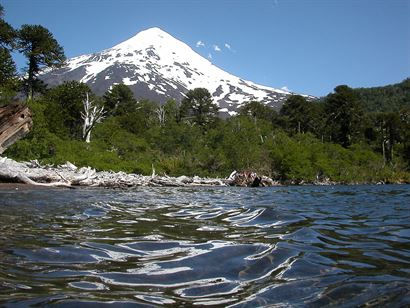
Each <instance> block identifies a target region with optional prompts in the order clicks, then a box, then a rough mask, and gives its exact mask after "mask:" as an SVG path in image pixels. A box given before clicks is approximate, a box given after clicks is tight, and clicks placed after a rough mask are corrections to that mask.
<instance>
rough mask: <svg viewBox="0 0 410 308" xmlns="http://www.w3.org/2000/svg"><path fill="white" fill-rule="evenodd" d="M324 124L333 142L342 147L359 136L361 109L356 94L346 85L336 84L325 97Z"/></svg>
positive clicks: (361, 117) (361, 118)
mask: <svg viewBox="0 0 410 308" xmlns="http://www.w3.org/2000/svg"><path fill="white" fill-rule="evenodd" d="M325 112H326V115H327V120H326V126H327V129H328V130H329V135H330V137H331V140H332V141H333V142H336V143H339V144H341V145H342V146H343V147H348V146H349V145H351V144H352V143H353V142H354V141H355V139H357V138H358V137H359V136H360V133H361V129H362V120H363V109H362V106H361V103H360V101H359V99H358V96H357V94H356V93H355V92H354V91H353V89H351V88H349V87H348V86H346V85H340V86H337V87H336V88H335V90H334V93H331V94H329V95H328V96H327V97H326V99H325Z"/></svg>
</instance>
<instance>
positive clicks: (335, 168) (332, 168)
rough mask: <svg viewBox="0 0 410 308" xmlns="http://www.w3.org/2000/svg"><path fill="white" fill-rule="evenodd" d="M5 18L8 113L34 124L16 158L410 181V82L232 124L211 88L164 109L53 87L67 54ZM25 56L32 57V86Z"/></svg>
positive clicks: (0, 33) (121, 92)
mask: <svg viewBox="0 0 410 308" xmlns="http://www.w3.org/2000/svg"><path fill="white" fill-rule="evenodd" d="M2 13H3V9H2V8H1V7H0V105H5V104H10V103H16V102H17V103H20V104H27V105H28V106H29V107H30V109H31V110H32V113H33V121H34V125H33V129H32V131H31V132H30V133H29V135H28V136H26V137H25V138H24V139H22V140H20V141H18V142H17V143H15V144H14V145H13V146H11V147H10V148H9V149H8V150H7V151H6V152H5V153H4V155H5V156H7V157H10V158H13V159H16V160H34V159H37V160H39V161H40V162H42V163H44V164H61V163H65V162H66V161H70V162H71V163H73V164H75V165H77V166H91V167H93V168H95V169H97V170H113V171H125V172H132V173H141V174H150V173H151V172H152V169H153V168H155V170H156V172H157V173H158V174H167V175H171V176H178V175H199V176H212V177H216V176H218V177H226V176H228V175H229V174H230V173H231V172H232V171H233V170H238V171H239V170H249V171H255V172H258V173H260V174H264V175H267V176H269V177H271V178H273V179H275V180H278V181H281V182H284V183H294V184H300V183H315V182H326V181H332V182H337V183H377V182H381V183H397V182H407V183H408V182H410V136H409V134H410V79H406V80H404V81H403V82H401V83H399V84H395V85H389V86H385V87H378V88H368V89H364V88H361V89H352V88H350V87H348V86H346V85H339V86H336V87H335V89H334V91H333V92H332V93H329V94H328V95H327V96H325V97H322V98H320V99H317V100H307V99H306V98H305V97H303V96H299V95H293V96H290V97H289V98H288V99H287V100H286V102H285V103H284V105H283V106H282V108H281V109H280V111H276V110H274V109H273V108H271V107H269V106H266V105H265V104H262V103H261V102H257V101H250V102H245V103H244V104H243V105H242V107H241V108H240V111H239V113H238V114H237V115H236V116H233V117H230V118H228V119H221V118H219V117H218V107H217V105H216V104H215V103H214V102H213V100H212V95H211V94H210V93H209V92H208V90H207V89H204V88H196V89H191V90H189V91H188V92H187V93H186V97H185V98H184V99H183V100H182V101H175V100H169V101H168V102H166V104H163V105H161V104H159V103H157V102H153V101H149V100H136V99H135V98H134V96H133V93H132V92H131V90H130V89H129V88H128V87H127V86H126V85H124V84H119V85H115V86H114V87H112V88H111V89H110V90H109V91H107V92H106V93H105V94H104V95H103V96H102V97H99V96H96V95H95V94H94V93H92V91H91V89H90V88H89V87H88V85H86V84H84V83H80V82H77V81H70V82H66V83H64V84H61V85H59V86H56V87H54V88H47V86H46V85H44V84H43V83H42V82H41V79H40V78H39V74H40V72H41V70H42V69H44V68H48V67H55V66H59V65H61V64H62V63H64V60H65V56H64V51H63V48H62V47H61V46H60V45H59V44H58V42H57V41H56V40H55V39H54V38H53V36H52V34H51V33H50V32H49V31H48V30H47V29H45V28H44V27H42V26H39V25H23V26H22V27H21V28H20V29H18V30H16V29H13V28H12V27H11V26H10V25H9V24H8V23H7V22H6V21H5V20H4V19H3V17H2V16H3V14H2ZM13 51H14V52H15V51H17V52H20V53H22V54H23V55H24V56H25V57H26V59H27V69H26V71H25V72H24V74H23V75H22V76H23V77H21V76H19V75H18V74H17V70H16V66H15V63H14V61H13V58H12V56H11V53H12V52H13Z"/></svg>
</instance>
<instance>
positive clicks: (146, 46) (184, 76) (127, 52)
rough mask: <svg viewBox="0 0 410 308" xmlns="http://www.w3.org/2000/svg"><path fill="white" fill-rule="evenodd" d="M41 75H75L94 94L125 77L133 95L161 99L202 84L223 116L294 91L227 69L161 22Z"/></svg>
mask: <svg viewBox="0 0 410 308" xmlns="http://www.w3.org/2000/svg"><path fill="white" fill-rule="evenodd" d="M41 79H42V80H43V81H45V82H46V83H47V84H49V85H51V86H54V85H58V84H61V83H63V82H64V81H69V80H77V81H80V82H84V83H87V84H88V85H89V86H90V88H91V89H92V90H93V91H94V92H95V93H96V94H98V95H102V94H103V93H105V92H106V91H107V90H108V89H110V88H111V87H112V86H113V85H114V84H119V83H124V84H126V85H128V86H129V87H130V89H131V90H132V91H133V93H134V95H135V97H136V98H148V99H152V100H155V101H158V102H160V103H164V102H166V101H167V100H168V99H170V98H173V99H176V100H177V101H179V100H181V99H182V98H183V97H184V93H186V92H187V91H188V90H191V89H194V88H197V87H201V88H206V89H208V91H209V92H210V93H211V94H212V95H213V97H214V102H215V103H217V104H218V105H219V107H220V112H221V114H222V115H225V116H227V115H228V114H229V115H234V114H236V112H237V110H238V108H239V107H240V106H241V105H242V104H243V103H244V102H246V101H250V100H257V101H260V102H263V103H265V104H268V105H270V106H272V107H275V108H277V109H279V108H280V106H281V105H282V104H283V102H284V100H285V99H286V97H287V96H289V95H290V94H292V93H291V92H289V91H285V90H282V89H274V88H270V87H266V86H262V85H258V84H255V83H253V82H251V81H247V80H244V79H241V78H239V77H236V76H234V75H231V74H229V73H227V72H225V71H223V70H222V69H220V68H218V67H216V66H215V65H213V64H212V63H211V62H210V61H209V60H207V59H205V58H203V57H202V56H200V55H199V54H197V53H196V52H195V51H193V50H192V49H191V47H189V46H188V45H186V44H185V43H183V42H181V41H179V40H177V39H175V38H174V37H172V36H171V35H169V34H168V33H166V32H164V31H163V30H161V29H159V28H150V29H148V30H145V31H141V32H139V33H138V34H137V35H135V36H134V37H132V38H130V39H128V40H126V41H124V42H122V43H120V44H118V45H116V46H114V47H112V48H109V49H106V50H103V51H101V52H98V53H93V54H88V55H82V56H79V57H75V58H72V59H69V60H67V62H66V65H65V66H63V67H61V68H58V69H53V70H47V71H44V73H43V74H42V75H41Z"/></svg>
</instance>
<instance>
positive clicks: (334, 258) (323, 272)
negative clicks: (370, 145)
mask: <svg viewBox="0 0 410 308" xmlns="http://www.w3.org/2000/svg"><path fill="white" fill-rule="evenodd" d="M0 303H1V304H2V305H0V306H6V307H8V306H11V307H13V306H22V307H25V306H29V305H34V306H46V305H53V304H57V305H58V306H73V307H84V306H86V307H89V306H98V307H101V306H105V305H116V306H119V305H122V307H128V306H129V307H135V306H157V305H169V306H179V305H185V306H191V305H202V306H204V305H219V306H234V307H255V306H265V305H266V306H267V305H277V306H279V307H281V306H291V307H293V306H304V307H305V306H307V307H317V306H338V307H343V306H346V307H350V306H358V305H367V306H381V305H383V306H389V307H401V306H407V305H410V186H409V185H402V186H395V185H391V186H328V187H314V186H303V187H275V188H265V189H251V188H137V189H133V190H108V189H75V190H65V189H27V188H20V189H19V190H15V189H10V188H8V189H6V188H0Z"/></svg>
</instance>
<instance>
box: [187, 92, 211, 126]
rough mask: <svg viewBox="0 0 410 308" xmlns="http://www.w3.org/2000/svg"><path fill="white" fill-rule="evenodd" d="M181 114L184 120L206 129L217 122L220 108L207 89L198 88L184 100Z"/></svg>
mask: <svg viewBox="0 0 410 308" xmlns="http://www.w3.org/2000/svg"><path fill="white" fill-rule="evenodd" d="M180 114H181V118H182V119H184V120H187V121H189V122H191V123H195V124H197V125H199V126H201V127H203V128H205V127H206V126H207V125H208V124H210V123H212V122H213V121H215V120H216V118H217V116H218V106H217V105H216V104H214V102H213V99H212V96H211V94H210V93H209V91H208V90H207V89H204V88H196V89H194V90H190V91H188V93H187V94H186V97H185V98H184V99H183V100H182V102H181V107H180Z"/></svg>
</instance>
